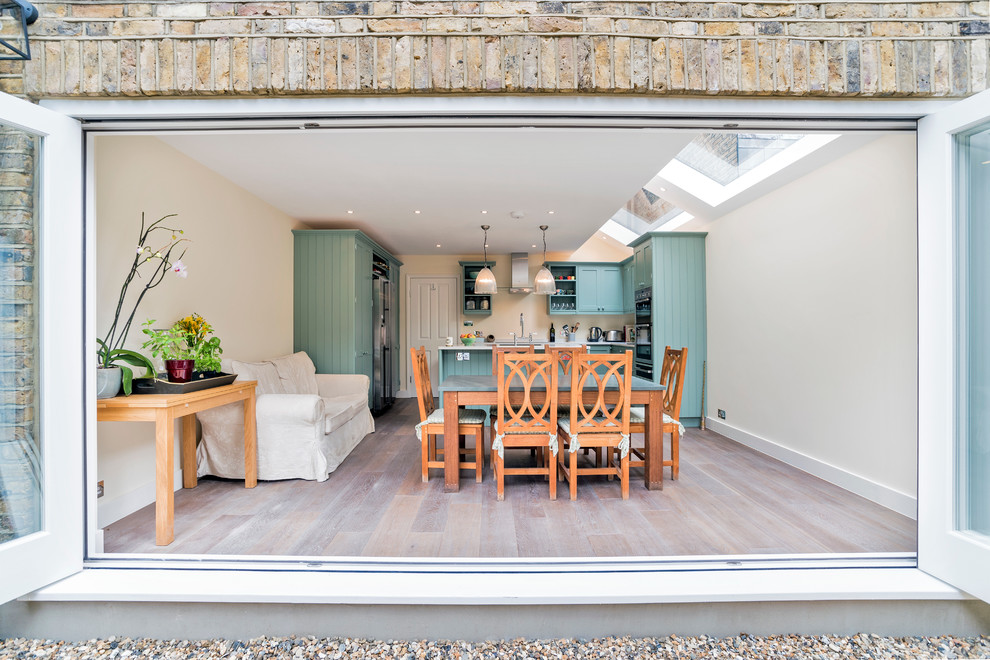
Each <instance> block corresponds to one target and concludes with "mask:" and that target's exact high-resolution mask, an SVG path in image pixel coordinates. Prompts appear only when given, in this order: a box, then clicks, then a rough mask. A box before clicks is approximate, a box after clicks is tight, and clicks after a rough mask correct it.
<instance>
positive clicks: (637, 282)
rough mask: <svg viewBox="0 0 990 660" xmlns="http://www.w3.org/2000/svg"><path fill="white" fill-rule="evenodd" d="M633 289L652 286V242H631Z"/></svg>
mask: <svg viewBox="0 0 990 660" xmlns="http://www.w3.org/2000/svg"><path fill="white" fill-rule="evenodd" d="M633 245H635V246H636V247H635V248H633V249H634V250H635V252H634V253H633V291H636V290H638V289H642V288H645V287H648V286H653V243H652V242H651V241H646V242H644V243H639V244H637V243H633Z"/></svg>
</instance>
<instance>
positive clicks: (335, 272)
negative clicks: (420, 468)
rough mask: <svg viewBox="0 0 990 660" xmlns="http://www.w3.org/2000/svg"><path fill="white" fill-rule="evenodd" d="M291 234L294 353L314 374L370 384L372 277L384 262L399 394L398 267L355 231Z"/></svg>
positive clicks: (393, 360) (391, 258)
mask: <svg viewBox="0 0 990 660" xmlns="http://www.w3.org/2000/svg"><path fill="white" fill-rule="evenodd" d="M292 234H293V238H294V253H293V273H294V276H293V300H292V307H293V324H292V333H293V334H292V343H293V347H294V350H296V351H306V353H308V354H309V356H310V357H311V358H312V359H313V363H314V364H315V365H316V372H317V373H322V374H365V375H366V376H368V377H369V378H373V376H374V375H373V373H372V369H373V366H374V362H373V357H372V339H373V333H374V332H375V329H374V324H373V319H372V292H371V287H372V284H371V283H372V272H373V268H375V262H376V261H384V262H385V263H386V264H387V266H388V270H389V281H390V282H391V283H392V301H391V306H392V314H391V324H392V325H391V328H390V330H391V332H390V333H389V334H390V337H391V340H390V346H389V348H390V351H389V352H390V354H391V355H390V359H391V360H392V365H393V366H392V375H393V391H398V389H399V382H398V379H399V355H400V350H399V327H398V325H399V300H400V299H401V298H400V296H399V269H400V268H401V266H402V262H400V261H399V260H398V259H396V258H395V257H394V256H392V255H391V254H390V253H389V252H388V251H387V250H385V249H384V248H383V247H381V246H380V245H378V244H377V243H375V242H374V241H372V240H371V239H370V238H368V237H367V236H366V235H364V234H363V233H361V232H359V231H356V230H345V229H313V230H294V231H293V232H292ZM376 257H377V259H376ZM370 396H371V395H370V393H369V397H370ZM369 403H370V401H369Z"/></svg>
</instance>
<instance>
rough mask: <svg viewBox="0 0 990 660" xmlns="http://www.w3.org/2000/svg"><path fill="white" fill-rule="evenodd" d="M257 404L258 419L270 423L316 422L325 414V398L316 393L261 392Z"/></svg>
mask: <svg viewBox="0 0 990 660" xmlns="http://www.w3.org/2000/svg"><path fill="white" fill-rule="evenodd" d="M256 405H257V408H256V411H257V418H258V420H259V421H264V422H266V423H269V424H271V423H279V422H296V423H299V422H302V423H304V424H315V423H317V422H319V421H320V420H322V419H323V417H324V415H325V412H324V406H323V399H321V398H320V397H319V396H317V395H315V394H261V395H259V396H258V400H257V404H256Z"/></svg>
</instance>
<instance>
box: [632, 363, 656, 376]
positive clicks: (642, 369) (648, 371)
mask: <svg viewBox="0 0 990 660" xmlns="http://www.w3.org/2000/svg"><path fill="white" fill-rule="evenodd" d="M633 371H634V373H635V375H636V377H637V378H645V379H646V380H653V362H652V361H651V362H646V361H642V360H633Z"/></svg>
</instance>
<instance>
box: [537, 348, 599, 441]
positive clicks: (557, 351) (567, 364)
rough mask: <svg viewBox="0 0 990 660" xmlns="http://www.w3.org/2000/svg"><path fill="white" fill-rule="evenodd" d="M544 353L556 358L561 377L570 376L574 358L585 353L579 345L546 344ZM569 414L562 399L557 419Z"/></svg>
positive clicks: (567, 403)
mask: <svg viewBox="0 0 990 660" xmlns="http://www.w3.org/2000/svg"><path fill="white" fill-rule="evenodd" d="M546 351H547V352H548V353H553V354H554V355H556V356H557V367H558V368H559V370H560V375H561V376H570V375H571V365H572V364H573V363H574V357H575V356H578V355H583V354H584V352H585V346H584V344H579V345H577V346H553V345H551V344H547V347H546ZM570 414H571V406H570V403H569V400H568V399H567V397H562V399H561V402H560V405H559V406H557V417H558V419H563V418H564V417H567V416H568V415H570ZM584 454H585V456H587V455H588V448H587V447H585V449H584ZM595 456H596V457H598V456H599V454H598V452H595Z"/></svg>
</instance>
